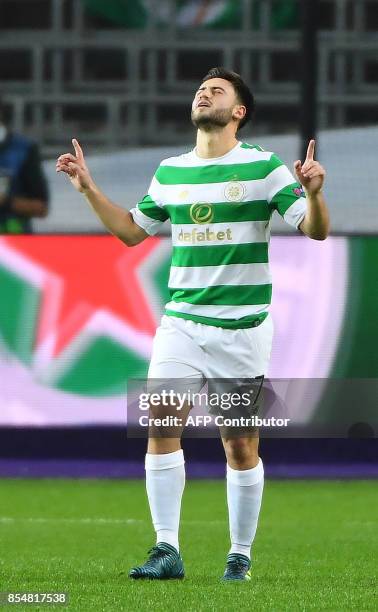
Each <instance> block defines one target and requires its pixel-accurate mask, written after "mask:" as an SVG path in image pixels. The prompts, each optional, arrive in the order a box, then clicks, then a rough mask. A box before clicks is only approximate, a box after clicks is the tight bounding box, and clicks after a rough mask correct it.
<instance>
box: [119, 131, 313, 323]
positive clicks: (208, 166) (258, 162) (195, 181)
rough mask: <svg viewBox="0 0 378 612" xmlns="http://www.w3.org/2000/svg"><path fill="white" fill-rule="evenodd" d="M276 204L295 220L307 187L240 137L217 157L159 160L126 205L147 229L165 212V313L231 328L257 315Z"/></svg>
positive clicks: (266, 290) (264, 308)
mask: <svg viewBox="0 0 378 612" xmlns="http://www.w3.org/2000/svg"><path fill="white" fill-rule="evenodd" d="M275 210H277V211H278V212H279V214H280V215H281V216H282V217H283V218H284V219H285V221H287V223H289V224H290V225H293V226H294V227H296V228H297V227H298V225H299V224H300V222H301V221H302V219H303V217H304V215H305V212H306V200H305V194H304V192H303V189H302V187H301V185H300V184H299V183H297V182H296V181H295V179H294V177H293V175H292V174H291V172H290V171H289V169H288V168H287V166H285V165H284V164H283V162H282V161H281V160H280V159H279V158H278V157H277V156H276V155H275V154H274V153H272V152H269V151H264V150H263V149H262V148H261V147H259V146H256V145H249V144H243V143H241V142H238V144H237V145H236V146H235V147H234V148H233V149H232V150H231V151H229V152H228V153H226V155H223V156H222V157H217V158H215V159H214V158H213V159H202V158H200V157H198V156H197V154H196V152H195V150H193V151H191V152H189V153H185V154H183V155H179V156H178V157H170V158H168V159H165V160H164V161H162V162H161V164H160V166H159V168H158V169H157V171H156V173H155V176H154V177H153V179H152V182H151V185H150V188H149V190H148V195H146V196H145V197H144V198H143V200H142V201H141V202H139V204H138V205H137V206H136V208H133V209H132V210H131V213H132V215H133V218H134V221H135V222H136V223H137V224H138V225H139V226H140V227H142V228H143V229H144V230H145V231H146V232H147V233H148V234H155V233H156V232H157V231H158V230H159V228H160V226H161V225H162V223H164V221H166V220H167V219H168V218H169V219H170V220H171V224H172V246H173V251H172V261H171V270H170V276H169V283H168V286H169V291H170V295H171V301H170V302H168V304H166V314H167V315H171V316H177V317H182V318H184V319H191V320H193V321H198V322H200V323H205V324H208V325H216V326H219V327H225V328H231V329H238V328H243V327H253V326H254V325H257V324H258V323H259V322H260V321H262V320H263V319H264V318H265V317H266V316H267V313H268V308H269V304H270V301H271V295H272V281H271V275H270V271H269V260H268V245H269V238H270V220H271V216H272V213H273V212H274V211H275Z"/></svg>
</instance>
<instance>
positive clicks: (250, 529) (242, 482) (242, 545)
mask: <svg viewBox="0 0 378 612" xmlns="http://www.w3.org/2000/svg"><path fill="white" fill-rule="evenodd" d="M263 488H264V467H263V463H262V461H261V459H259V462H258V464H257V465H256V467H254V468H252V469H250V470H233V469H232V468H231V467H230V466H229V465H227V503H228V516H229V524H230V537H231V548H230V553H239V554H242V555H245V556H246V557H248V558H249V559H250V558H251V546H252V542H253V540H254V537H255V534H256V529H257V521H258V518H259V512H260V506H261V499H262V493H263Z"/></svg>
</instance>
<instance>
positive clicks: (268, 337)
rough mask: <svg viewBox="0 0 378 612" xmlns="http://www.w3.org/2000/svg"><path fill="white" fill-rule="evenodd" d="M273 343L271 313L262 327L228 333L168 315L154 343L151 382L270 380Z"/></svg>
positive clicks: (232, 330)
mask: <svg viewBox="0 0 378 612" xmlns="http://www.w3.org/2000/svg"><path fill="white" fill-rule="evenodd" d="M272 339H273V321H272V316H271V314H270V313H269V314H268V316H267V317H266V318H265V319H264V321H263V322H262V323H260V325H258V326H257V327H249V328H246V329H224V328H223V327H214V326H213V325H204V324H203V323H196V322H194V321H191V320H187V319H181V318H179V317H173V316H167V315H164V316H163V317H162V320H161V324H160V326H159V327H158V328H157V330H156V335H155V338H154V341H153V348H152V357H151V363H150V367H149V371H148V378H149V379H151V378H154V379H171V378H187V377H201V376H204V377H205V378H206V379H210V378H232V379H234V378H255V377H256V376H262V375H264V376H266V375H267V372H268V366H269V359H270V353H271V348H272Z"/></svg>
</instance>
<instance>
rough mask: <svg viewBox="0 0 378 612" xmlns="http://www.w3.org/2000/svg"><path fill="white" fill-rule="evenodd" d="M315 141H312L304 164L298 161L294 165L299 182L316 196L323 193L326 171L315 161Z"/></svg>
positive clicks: (309, 192)
mask: <svg viewBox="0 0 378 612" xmlns="http://www.w3.org/2000/svg"><path fill="white" fill-rule="evenodd" d="M314 151H315V140H310V142H309V145H308V148H307V154H306V159H305V161H304V164H303V165H302V162H301V161H300V160H299V159H298V160H297V161H296V162H295V163H294V170H295V174H296V177H297V179H298V181H299V182H300V183H301V184H302V185H303V187H304V188H305V190H306V191H307V193H308V194H311V195H315V194H317V193H319V191H321V189H322V187H323V184H324V178H325V175H326V171H325V170H324V168H323V166H321V165H320V164H319V162H317V161H315V160H314Z"/></svg>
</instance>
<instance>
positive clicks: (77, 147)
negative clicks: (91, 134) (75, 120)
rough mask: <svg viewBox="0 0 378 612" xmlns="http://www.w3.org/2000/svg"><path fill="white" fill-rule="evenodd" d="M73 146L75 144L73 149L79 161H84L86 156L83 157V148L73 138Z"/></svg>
mask: <svg viewBox="0 0 378 612" xmlns="http://www.w3.org/2000/svg"><path fill="white" fill-rule="evenodd" d="M72 144H73V147H74V149H75V153H76V157H77V159H80V160H82V159H84V155H83V151H82V148H81V146H80V145H79V143H78V141H77V140H76V138H73V139H72Z"/></svg>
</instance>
